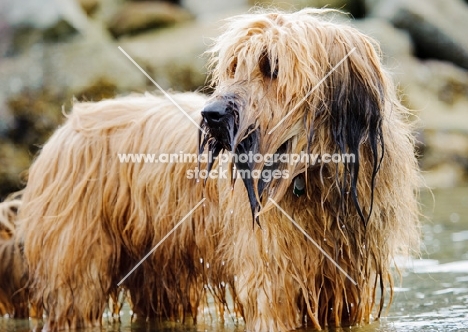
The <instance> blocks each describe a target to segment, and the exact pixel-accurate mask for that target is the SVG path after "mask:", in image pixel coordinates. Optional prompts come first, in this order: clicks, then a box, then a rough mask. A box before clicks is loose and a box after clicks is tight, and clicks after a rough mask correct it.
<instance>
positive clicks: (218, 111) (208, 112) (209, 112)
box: [201, 100, 228, 127]
mask: <svg viewBox="0 0 468 332" xmlns="http://www.w3.org/2000/svg"><path fill="white" fill-rule="evenodd" d="M227 106H228V105H227V103H226V101H224V100H215V101H214V102H212V103H211V104H208V105H206V107H205V108H204V109H203V111H202V112H201V114H202V116H203V118H204V119H205V120H206V122H207V123H208V125H209V126H213V127H214V126H217V125H218V124H219V123H220V122H221V120H222V118H224V117H225V116H226V114H227V110H228V108H227Z"/></svg>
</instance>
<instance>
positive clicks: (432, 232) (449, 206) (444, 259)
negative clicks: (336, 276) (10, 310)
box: [0, 188, 468, 332]
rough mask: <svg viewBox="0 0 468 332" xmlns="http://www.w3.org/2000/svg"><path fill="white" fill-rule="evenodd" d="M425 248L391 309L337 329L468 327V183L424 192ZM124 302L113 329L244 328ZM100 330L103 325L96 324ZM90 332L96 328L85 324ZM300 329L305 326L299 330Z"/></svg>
mask: <svg viewBox="0 0 468 332" xmlns="http://www.w3.org/2000/svg"><path fill="white" fill-rule="evenodd" d="M421 203H422V206H423V213H424V215H425V218H424V220H423V228H422V234H423V244H424V246H423V253H422V256H421V258H418V259H413V260H411V261H409V262H407V263H406V265H407V269H406V271H405V272H404V273H403V280H402V283H401V284H398V287H397V288H396V290H395V296H394V300H393V304H392V306H391V309H390V311H389V312H388V313H387V314H386V317H384V318H382V319H381V320H380V321H379V322H375V323H373V324H371V325H368V326H364V327H353V328H343V329H338V330H334V331H350V332H368V331H378V332H397V331H398V332H399V331H418V332H419V331H421V332H422V331H424V332H426V331H444V332H445V331H468V188H455V189H453V188H451V189H443V190H434V191H433V197H432V195H431V193H429V192H428V191H424V192H423V193H422V195H421ZM128 310H129V309H128V308H125V307H124V311H125V314H124V317H123V319H122V323H120V324H118V323H110V322H106V323H105V325H104V328H103V330H104V331H109V332H111V331H112V332H117V331H119V332H149V331H173V332H198V331H206V332H214V331H222V332H241V331H243V326H242V325H241V324H240V325H238V326H236V324H234V322H229V323H227V324H226V325H217V324H216V323H210V324H199V325H197V326H181V325H180V324H176V323H164V324H162V323H160V324H154V323H153V324H151V325H149V324H147V323H145V322H136V323H133V324H131V323H130V321H129V317H128ZM32 325H33V324H32V322H30V321H27V320H13V319H6V318H0V332H13V331H17V332H23V331H30V328H31V327H32ZM98 330H99V329H98ZM82 331H83V332H91V331H95V330H86V331H85V330H82ZM300 331H301V332H304V331H307V330H306V329H305V330H300Z"/></svg>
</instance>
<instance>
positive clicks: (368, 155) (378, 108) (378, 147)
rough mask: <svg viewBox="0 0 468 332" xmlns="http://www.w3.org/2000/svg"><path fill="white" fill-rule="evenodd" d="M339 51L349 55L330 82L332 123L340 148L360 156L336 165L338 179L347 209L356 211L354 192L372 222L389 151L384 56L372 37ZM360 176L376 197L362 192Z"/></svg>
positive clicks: (337, 150)
mask: <svg viewBox="0 0 468 332" xmlns="http://www.w3.org/2000/svg"><path fill="white" fill-rule="evenodd" d="M338 53H341V54H342V56H343V57H342V58H341V59H340V58H339V57H337V59H333V60H336V61H340V60H342V59H344V57H346V59H345V60H343V62H342V63H341V64H340V66H339V67H337V68H336V70H335V71H334V72H333V73H332V74H331V75H330V79H329V81H328V85H327V89H328V93H327V94H328V98H327V100H328V101H327V102H328V103H329V105H327V106H328V107H326V108H327V109H328V110H329V121H330V126H329V128H330V130H331V133H330V134H331V138H332V140H333V144H334V145H335V151H334V152H335V153H339V154H350V155H351V156H354V158H351V159H350V160H348V161H343V162H344V164H343V165H342V166H343V167H341V170H340V171H339V169H340V168H339V167H337V168H336V170H337V174H336V177H337V178H336V181H337V184H338V187H339V188H340V191H341V193H340V197H341V198H342V199H341V205H342V206H341V209H342V212H344V213H345V215H347V214H349V213H350V210H349V209H350V206H348V205H349V204H348V202H349V200H348V199H347V197H346V195H350V196H351V200H352V202H353V204H352V205H354V207H355V209H356V211H357V213H358V215H359V217H360V219H361V220H362V222H363V223H364V225H365V226H366V225H367V222H368V221H369V219H370V217H371V214H372V205H373V200H374V197H373V196H374V187H375V179H376V176H377V173H378V171H379V168H380V164H381V162H382V158H383V156H384V137H383V133H382V119H383V112H384V107H385V87H384V83H385V82H384V77H383V73H382V71H381V67H380V60H379V57H378V56H377V53H376V52H375V50H374V48H373V46H372V45H371V44H370V43H369V42H368V41H364V42H363V44H362V45H361V44H360V45H359V46H356V47H355V48H354V49H350V50H347V52H338ZM341 54H340V55H341ZM340 57H341V56H340ZM353 159H354V160H353ZM369 165H370V166H369ZM358 181H364V182H365V183H364V187H368V188H370V197H363V195H364V193H359V192H358ZM360 187H363V186H360ZM366 192H367V190H366ZM364 200H365V201H366V202H368V203H367V204H366V205H368V206H366V207H364V206H362V205H361V202H362V201H364Z"/></svg>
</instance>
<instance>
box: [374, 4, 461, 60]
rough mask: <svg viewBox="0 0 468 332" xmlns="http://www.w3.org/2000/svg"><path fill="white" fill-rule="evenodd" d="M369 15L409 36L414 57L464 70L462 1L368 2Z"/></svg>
mask: <svg viewBox="0 0 468 332" xmlns="http://www.w3.org/2000/svg"><path fill="white" fill-rule="evenodd" d="M370 2H371V4H370V5H369V7H370V8H371V15H372V16H374V17H380V18H383V19H386V20H388V21H390V22H391V23H392V24H393V25H394V26H396V27H397V28H401V29H404V30H406V31H408V33H409V34H410V35H411V38H412V40H413V43H414V45H415V48H416V52H417V54H418V56H421V57H424V58H435V59H441V60H447V61H451V62H453V63H454V64H456V65H458V66H461V67H463V68H466V69H468V38H467V37H466V31H468V7H467V6H466V4H465V3H463V1H462V0H444V1H440V0H411V1H407V0H388V1H370Z"/></svg>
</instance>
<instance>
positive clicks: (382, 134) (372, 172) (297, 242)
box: [18, 9, 418, 331]
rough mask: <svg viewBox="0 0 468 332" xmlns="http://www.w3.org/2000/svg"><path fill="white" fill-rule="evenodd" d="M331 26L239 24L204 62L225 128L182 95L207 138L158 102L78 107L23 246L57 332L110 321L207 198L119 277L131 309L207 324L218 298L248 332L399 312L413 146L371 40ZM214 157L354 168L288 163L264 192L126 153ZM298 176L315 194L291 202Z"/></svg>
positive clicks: (44, 169) (37, 166)
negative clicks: (249, 155) (118, 300)
mask: <svg viewBox="0 0 468 332" xmlns="http://www.w3.org/2000/svg"><path fill="white" fill-rule="evenodd" d="M330 14H333V13H331V12H329V11H323V10H312V9H306V10H302V11H299V12H297V13H292V14H281V13H273V12H272V13H256V14H255V13H254V14H247V15H242V16H237V17H234V18H232V19H231V20H230V21H229V22H228V23H227V26H226V28H225V32H224V34H222V35H221V36H220V37H219V38H218V39H217V40H216V42H215V44H214V46H213V48H212V49H211V50H210V53H211V55H212V66H211V69H212V81H213V86H214V87H215V92H214V94H213V96H212V97H211V99H210V100H209V101H208V102H207V107H209V105H211V104H212V103H213V102H216V101H221V105H222V104H223V101H224V102H225V105H227V106H226V107H228V108H227V109H226V110H227V111H228V112H227V113H229V114H230V115H229V116H230V117H228V118H226V121H225V124H224V126H221V127H219V128H214V127H213V126H209V125H208V123H207V122H206V119H205V120H203V119H202V117H201V115H200V110H201V109H202V108H203V105H204V104H205V102H206V100H205V99H206V98H205V97H202V96H200V95H196V94H184V95H176V96H174V99H175V100H176V101H177V102H179V103H180V104H181V106H182V108H184V109H185V110H186V111H187V112H188V114H189V115H190V116H191V117H192V118H193V119H194V120H195V121H196V122H197V123H201V124H202V126H203V127H204V129H205V134H202V135H199V133H198V132H197V129H196V128H195V127H194V126H193V124H192V123H190V122H189V121H188V120H187V119H186V118H185V116H184V115H183V114H182V113H181V112H180V111H179V110H178V109H177V108H175V107H174V106H173V105H172V103H171V102H170V101H168V100H167V99H165V98H164V97H155V96H151V95H145V96H132V97H126V98H118V99H115V100H108V101H102V102H98V103H77V104H75V105H74V107H73V110H72V112H71V113H70V114H69V115H68V116H67V121H66V122H65V124H64V125H63V126H62V127H61V128H60V129H58V130H57V131H56V132H55V134H54V135H53V136H52V137H51V139H50V140H49V142H48V143H47V144H46V145H45V146H44V148H43V149H42V152H41V153H40V154H39V156H38V157H37V159H36V160H35V162H34V163H33V165H32V167H31V169H30V173H29V180H28V185H27V188H26V190H25V193H24V198H23V199H24V204H23V206H22V208H21V209H20V220H21V225H20V227H19V230H18V233H19V234H18V235H19V236H18V238H19V242H20V243H21V245H23V246H24V255H25V259H26V261H27V263H28V268H29V272H30V287H31V292H32V302H33V304H34V305H37V306H40V307H44V309H45V311H46V314H47V322H46V328H48V329H50V330H56V329H63V328H69V327H78V326H80V327H89V326H95V325H99V324H100V323H101V317H102V313H103V311H104V309H105V306H106V303H107V300H108V298H109V296H115V294H117V292H118V291H119V290H118V288H117V283H118V282H119V281H120V280H121V278H122V277H124V276H125V275H126V273H127V272H128V271H130V269H131V268H132V267H133V266H134V265H135V264H136V263H138V262H139V260H140V259H141V258H142V257H143V256H144V255H145V254H146V253H148V252H149V251H150V250H151V248H153V247H154V246H155V245H156V244H157V243H158V242H159V241H160V240H161V239H162V237H163V236H165V235H166V234H167V233H168V232H169V231H170V230H171V229H172V228H173V227H174V226H175V224H176V223H177V222H179V221H180V220H181V219H182V218H183V217H184V216H185V215H186V214H187V213H188V212H189V211H190V210H191V209H192V208H193V207H194V206H195V205H196V204H197V203H198V202H200V201H201V199H202V198H205V199H206V200H205V201H204V204H203V205H202V206H201V207H200V208H198V209H197V210H195V211H194V212H193V214H191V215H190V216H189V217H188V219H187V220H186V221H184V222H183V223H182V225H181V226H180V227H179V228H178V229H177V230H176V231H175V232H174V233H173V234H172V235H171V236H170V237H169V238H168V239H167V240H166V241H165V242H164V243H163V244H162V245H161V246H160V247H159V248H158V249H157V250H156V251H155V252H154V253H153V254H152V255H151V256H150V257H149V258H148V259H147V260H145V262H144V263H143V264H142V266H140V267H139V268H138V269H137V270H136V271H135V272H134V273H133V274H132V275H131V276H130V277H129V278H128V279H127V280H126V281H125V282H124V283H123V285H122V286H123V288H124V289H125V291H126V292H129V294H130V302H131V303H132V305H133V310H134V311H135V312H136V313H137V315H139V316H143V317H151V316H157V317H164V318H169V319H173V320H182V321H183V320H184V319H185V317H186V316H191V317H193V318H194V319H195V320H196V318H197V317H198V316H200V312H201V311H200V307H202V306H203V305H204V303H206V292H207V290H209V291H210V293H211V295H212V296H213V298H214V299H215V303H216V305H217V308H218V311H219V312H220V313H221V318H222V316H223V312H224V311H225V310H226V309H227V310H229V312H230V313H231V314H235V313H239V314H240V315H242V316H243V317H244V320H245V324H246V329H247V330H249V331H286V330H292V329H295V328H298V327H300V326H304V325H305V324H307V325H308V326H312V327H315V328H324V327H327V326H343V325H355V324H362V323H368V322H369V321H370V320H371V313H372V312H373V311H374V309H375V311H374V312H375V317H379V315H380V313H381V311H382V309H383V307H384V304H385V303H389V302H390V301H391V296H392V291H391V290H392V287H393V281H392V276H391V272H392V271H391V269H390V266H391V264H392V260H393V258H394V257H395V255H399V254H409V253H411V250H413V249H414V248H417V246H418V207H417V200H416V192H417V188H418V169H417V163H416V159H415V156H414V149H413V143H414V142H413V137H412V135H411V128H410V126H409V125H408V124H407V120H408V119H407V117H408V111H407V110H406V109H405V108H404V107H403V106H402V105H401V104H400V103H399V101H398V99H397V98H396V96H395V88H394V86H393V84H392V82H391V80H390V78H389V75H388V74H387V73H386V72H385V70H384V69H383V68H382V65H381V62H380V55H379V51H378V47H377V45H376V44H375V42H373V41H372V40H371V39H369V38H368V37H367V36H365V35H363V34H362V33H360V32H358V31H357V30H355V29H354V28H352V27H349V26H347V25H344V24H337V23H333V22H332V20H331V19H330V17H329V15H330ZM353 47H356V50H355V51H354V52H353V53H352V54H351V55H350V56H349V58H347V59H346V60H345V61H344V62H343V63H342V64H341V65H340V66H338V67H337V69H336V71H334V72H333V73H332V74H331V75H330V76H329V77H327V79H326V80H325V81H324V82H323V83H322V84H320V85H318V87H317V88H315V90H314V91H313V93H310V94H309V92H310V91H311V89H313V88H314V86H315V85H316V84H317V83H319V81H320V80H321V79H322V78H323V77H324V76H325V75H327V73H328V72H329V71H330V70H331V69H332V68H333V67H334V66H335V65H336V64H337V63H338V62H339V61H340V60H341V59H343V58H344V57H345V55H346V54H347V53H348V52H349V51H350V50H351V49H352V48H353ZM304 98H306V99H305V101H304V102H302V103H301V104H300V106H299V107H297V109H295V111H294V112H293V113H292V115H291V116H289V117H287V119H286V120H285V121H284V122H282V123H281V124H280V125H279V127H278V128H277V129H276V130H275V131H274V132H273V133H272V134H268V132H269V131H270V130H271V129H272V128H273V127H274V126H276V125H277V124H278V123H279V122H280V121H281V120H282V119H283V117H284V116H285V115H286V114H287V113H288V112H289V110H291V109H293V108H294V106H295V105H297V104H298V103H299V102H300V101H301V100H302V99H304ZM231 116H232V117H231ZM198 137H200V141H199V144H197V138H198ZM207 150H210V151H212V152H213V153H214V154H218V153H220V152H221V151H222V150H227V151H228V152H230V153H240V152H248V151H253V152H257V153H261V154H275V153H277V154H279V153H300V152H301V151H303V152H310V153H318V154H321V155H323V154H325V153H330V154H331V153H344V152H346V153H355V154H356V155H357V157H358V158H357V159H356V161H355V162H353V163H348V164H343V163H338V164H333V163H330V164H319V165H311V164H309V165H307V164H303V163H300V164H292V165H289V164H276V165H274V166H273V167H274V168H277V169H280V170H286V171H288V172H289V174H290V176H289V177H288V178H281V179H277V180H272V181H271V182H268V183H262V182H259V181H258V180H252V181H243V180H241V179H239V178H236V179H235V178H233V179H231V178H227V179H218V180H213V179H209V180H207V181H206V183H205V184H204V183H203V181H200V182H197V181H196V180H195V179H188V178H187V173H186V172H187V170H189V169H192V168H193V167H195V166H197V164H196V163H194V164H191V163H185V164H183V163H179V164H175V163H173V164H164V163H119V160H118V158H117V153H156V154H158V153H179V152H180V151H183V152H185V153H196V152H197V151H205V152H206V151H207ZM220 166H223V165H220ZM224 166H226V165H224ZM231 166H232V165H227V167H228V168H229V171H231V170H232V168H231ZM236 166H238V167H239V168H242V167H244V168H246V169H249V170H262V169H265V168H266V167H268V166H265V165H264V164H263V163H250V164H247V165H246V164H242V163H237V164H236ZM200 167H205V168H207V167H213V170H214V169H216V168H217V167H219V166H218V164H217V163H214V165H204V164H201V165H200ZM297 176H301V177H303V178H304V179H305V183H306V193H305V194H304V195H302V196H300V197H297V196H296V195H294V194H293V186H294V185H293V181H294V178H295V177H297ZM260 181H262V180H260ZM273 202H276V203H277V204H278V205H279V206H281V208H282V209H284V211H285V212H286V213H287V214H288V215H289V216H291V217H292V218H293V219H294V220H295V221H296V222H297V223H298V224H299V225H300V226H301V227H302V228H303V229H304V230H305V231H306V232H307V233H308V234H309V236H310V237H311V238H312V239H313V240H314V241H315V242H316V243H317V244H318V245H319V246H320V247H321V248H322V249H323V250H324V251H325V252H326V253H327V254H328V256H330V257H331V258H333V259H334V261H335V262H336V263H337V264H339V266H340V267H341V268H342V269H343V270H344V271H345V272H346V274H347V275H348V277H347V276H346V275H345V274H344V273H342V271H340V270H339V269H338V268H337V267H336V266H335V265H334V264H333V263H332V262H331V261H330V260H329V259H328V258H327V257H326V256H325V255H324V254H323V253H322V252H321V251H319V249H318V248H317V247H316V246H315V245H313V243H311V242H310V241H309V240H308V239H307V238H306V237H305V236H304V235H303V234H302V233H301V232H300V231H299V230H298V229H297V228H296V227H295V226H294V225H293V224H292V223H291V221H290V220H289V219H288V217H286V216H285V214H284V213H283V212H281V211H280V210H279V209H278V208H277V207H276V206H275V205H274V203H273ZM254 220H256V221H257V222H258V225H257V224H255V223H254ZM354 281H355V282H356V283H357V284H354ZM387 290H388V291H387ZM113 294H114V295H113ZM377 298H378V299H379V302H378V303H377V304H376V303H375V302H376V299H377ZM230 299H232V302H233V303H231V302H230V301H231V300H230Z"/></svg>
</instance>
